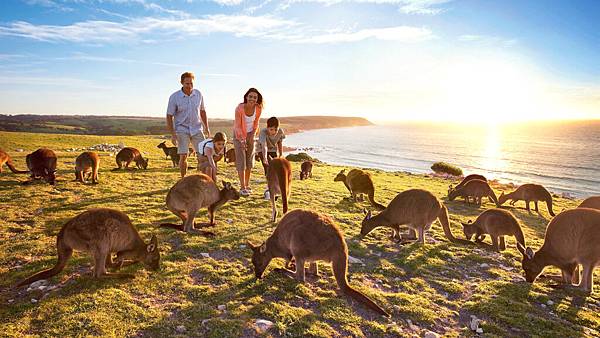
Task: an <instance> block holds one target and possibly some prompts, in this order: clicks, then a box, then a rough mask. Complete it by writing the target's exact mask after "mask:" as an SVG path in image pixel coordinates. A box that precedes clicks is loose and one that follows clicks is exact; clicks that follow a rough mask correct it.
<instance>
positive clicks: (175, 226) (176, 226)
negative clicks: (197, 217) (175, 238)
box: [159, 223, 183, 231]
mask: <svg viewBox="0 0 600 338" xmlns="http://www.w3.org/2000/svg"><path fill="white" fill-rule="evenodd" d="M159 227H161V228H171V229H175V230H179V231H183V224H175V223H161V224H160V225H159Z"/></svg>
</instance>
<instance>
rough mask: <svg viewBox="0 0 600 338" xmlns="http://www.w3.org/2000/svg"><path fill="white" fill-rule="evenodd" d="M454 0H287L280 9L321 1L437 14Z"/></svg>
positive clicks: (412, 12) (403, 11)
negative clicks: (383, 6) (389, 7)
mask: <svg viewBox="0 0 600 338" xmlns="http://www.w3.org/2000/svg"><path fill="white" fill-rule="evenodd" d="M451 1H453V0H287V1H285V2H284V3H282V4H281V5H280V6H279V9H287V8H288V7H290V6H291V5H293V4H296V3H320V4H323V5H326V6H331V5H336V4H343V3H360V4H377V5H397V6H398V10H399V11H400V12H402V13H404V14H428V15H435V14H439V13H441V12H443V11H444V9H443V8H441V7H440V6H441V5H443V4H446V3H449V2H451Z"/></svg>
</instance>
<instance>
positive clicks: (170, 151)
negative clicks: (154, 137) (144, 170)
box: [157, 141, 179, 168]
mask: <svg viewBox="0 0 600 338" xmlns="http://www.w3.org/2000/svg"><path fill="white" fill-rule="evenodd" d="M166 143H167V141H163V142H162V143H160V144H159V145H158V146H157V147H158V148H160V149H162V150H163V152H164V153H165V159H167V158H169V157H170V158H171V162H173V168H175V167H177V166H179V154H178V153H177V147H167V144H166Z"/></svg>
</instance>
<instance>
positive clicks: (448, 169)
mask: <svg viewBox="0 0 600 338" xmlns="http://www.w3.org/2000/svg"><path fill="white" fill-rule="evenodd" d="M431 170H433V171H434V172H436V173H438V174H449V175H453V176H462V174H463V172H462V169H460V168H459V167H457V166H455V165H452V164H450V163H446V162H436V163H434V164H433V165H432V166H431Z"/></svg>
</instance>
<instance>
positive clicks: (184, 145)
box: [176, 133, 204, 155]
mask: <svg viewBox="0 0 600 338" xmlns="http://www.w3.org/2000/svg"><path fill="white" fill-rule="evenodd" d="M176 135H177V153H178V154H179V155H182V154H185V155H187V153H188V150H189V148H190V142H191V145H192V148H194V150H195V151H196V153H197V152H198V143H200V142H202V141H204V134H203V133H198V134H196V135H190V134H186V133H177V134H176Z"/></svg>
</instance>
